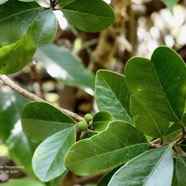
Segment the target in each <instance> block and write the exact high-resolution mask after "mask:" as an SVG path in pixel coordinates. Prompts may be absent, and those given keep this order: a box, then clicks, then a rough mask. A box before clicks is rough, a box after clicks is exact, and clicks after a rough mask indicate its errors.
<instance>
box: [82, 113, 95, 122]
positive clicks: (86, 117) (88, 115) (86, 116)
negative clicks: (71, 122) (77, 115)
mask: <svg viewBox="0 0 186 186" xmlns="http://www.w3.org/2000/svg"><path fill="white" fill-rule="evenodd" d="M84 119H85V120H86V121H87V122H90V121H92V119H93V116H92V115H91V114H85V116H84Z"/></svg>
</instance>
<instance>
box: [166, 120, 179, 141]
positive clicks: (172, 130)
mask: <svg viewBox="0 0 186 186" xmlns="http://www.w3.org/2000/svg"><path fill="white" fill-rule="evenodd" d="M181 132H182V129H181V127H180V125H179V124H178V123H173V124H172V125H171V126H170V127H169V129H168V130H167V132H166V134H165V136H164V140H165V141H167V142H172V141H173V140H175V139H176V137H177V136H178V135H179V134H181Z"/></svg>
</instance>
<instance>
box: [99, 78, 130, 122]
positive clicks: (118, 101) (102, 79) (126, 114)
mask: <svg viewBox="0 0 186 186" xmlns="http://www.w3.org/2000/svg"><path fill="white" fill-rule="evenodd" d="M101 77H102V80H103V81H104V82H105V84H106V85H107V87H108V89H109V90H110V91H111V93H112V95H113V96H114V97H115V98H116V100H118V101H117V102H118V103H119V105H120V106H121V108H123V109H122V110H123V111H124V112H125V113H126V116H127V118H128V119H129V120H130V122H131V123H133V122H132V120H131V118H130V116H129V114H128V113H127V111H126V109H125V108H124V106H123V105H122V104H121V102H120V100H119V99H118V98H117V96H116V94H115V93H114V92H113V91H112V89H111V88H110V86H109V84H108V83H107V81H106V80H105V79H104V77H103V76H101Z"/></svg>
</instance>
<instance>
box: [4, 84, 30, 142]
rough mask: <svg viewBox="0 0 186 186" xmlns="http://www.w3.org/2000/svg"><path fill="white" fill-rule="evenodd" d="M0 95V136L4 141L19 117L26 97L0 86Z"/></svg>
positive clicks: (26, 100)
mask: <svg viewBox="0 0 186 186" xmlns="http://www.w3.org/2000/svg"><path fill="white" fill-rule="evenodd" d="M0 95H1V96H0V138H1V140H3V141H4V142H5V141H6V140H7V138H8V137H9V135H10V133H11V130H12V129H13V127H14V125H15V124H16V123H17V121H18V120H19V119H20V115H21V110H22V108H23V106H24V104H26V103H27V102H28V99H26V98H24V97H23V96H21V95H19V94H17V93H16V92H14V91H12V90H11V89H10V88H8V87H1V89H0ZM10 116H11V117H10Z"/></svg>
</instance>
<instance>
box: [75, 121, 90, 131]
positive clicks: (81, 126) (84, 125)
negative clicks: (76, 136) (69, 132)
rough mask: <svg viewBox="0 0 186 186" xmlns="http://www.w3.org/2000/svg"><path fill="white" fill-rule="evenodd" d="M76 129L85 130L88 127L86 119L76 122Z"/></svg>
mask: <svg viewBox="0 0 186 186" xmlns="http://www.w3.org/2000/svg"><path fill="white" fill-rule="evenodd" d="M77 129H78V131H85V130H87V129H88V124H87V122H86V121H80V122H79V123H78V124H77Z"/></svg>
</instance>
